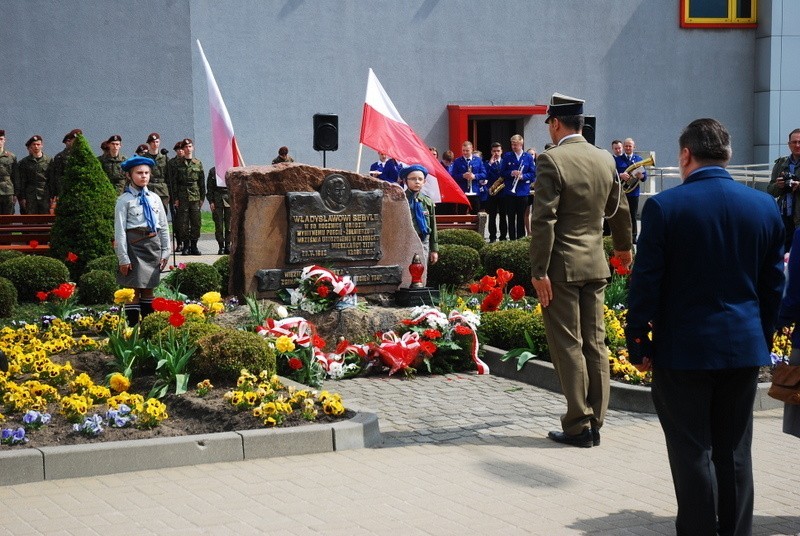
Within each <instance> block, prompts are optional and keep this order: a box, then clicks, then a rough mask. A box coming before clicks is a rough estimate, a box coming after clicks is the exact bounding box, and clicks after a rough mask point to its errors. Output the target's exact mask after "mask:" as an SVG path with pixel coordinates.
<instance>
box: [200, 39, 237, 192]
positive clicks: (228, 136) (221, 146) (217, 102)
mask: <svg viewBox="0 0 800 536" xmlns="http://www.w3.org/2000/svg"><path fill="white" fill-rule="evenodd" d="M197 48H198V49H199V50H200V58H201V59H202V60H203V67H205V70H206V82H207V83H208V107H209V110H210V111H211V143H212V145H213V146H214V166H215V168H216V170H215V171H216V175H217V186H220V187H223V188H224V187H225V186H226V184H225V173H227V171H228V170H229V169H230V168H232V167H238V166H243V165H244V160H243V159H242V154H241V153H240V152H239V146H238V145H237V144H236V136H234V134H233V124H232V123H231V116H230V115H228V109H227V108H226V107H225V103H224V102H223V100H222V94H220V92H219V86H217V81H216V80H215V79H214V73H213V72H211V65H209V64H208V60H207V59H206V55H205V53H204V52H203V46H202V45H201V44H200V40H199V39H198V40H197Z"/></svg>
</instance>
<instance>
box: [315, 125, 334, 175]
mask: <svg viewBox="0 0 800 536" xmlns="http://www.w3.org/2000/svg"><path fill="white" fill-rule="evenodd" d="M338 149H339V116H338V115H336V114H314V150H315V151H322V167H326V162H325V152H326V151H336V150H338Z"/></svg>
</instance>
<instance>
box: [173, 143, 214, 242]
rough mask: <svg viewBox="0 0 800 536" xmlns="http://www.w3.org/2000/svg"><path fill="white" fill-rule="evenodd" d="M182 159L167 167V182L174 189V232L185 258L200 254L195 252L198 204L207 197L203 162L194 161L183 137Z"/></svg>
mask: <svg viewBox="0 0 800 536" xmlns="http://www.w3.org/2000/svg"><path fill="white" fill-rule="evenodd" d="M181 150H182V151H183V156H182V157H177V158H176V159H175V160H174V164H173V165H172V166H171V168H170V181H171V182H172V184H173V187H174V196H173V200H174V201H173V202H174V206H175V212H176V219H177V222H176V225H175V233H176V234H177V235H178V242H179V243H181V244H183V251H182V253H183V254H184V255H201V253H200V250H199V249H197V241H198V240H199V239H200V205H202V204H203V199H204V198H205V196H206V184H205V174H204V173H203V163H202V162H200V160H198V159H197V158H194V143H193V142H192V140H191V139H189V138H186V139H184V140H183V142H182V143H181Z"/></svg>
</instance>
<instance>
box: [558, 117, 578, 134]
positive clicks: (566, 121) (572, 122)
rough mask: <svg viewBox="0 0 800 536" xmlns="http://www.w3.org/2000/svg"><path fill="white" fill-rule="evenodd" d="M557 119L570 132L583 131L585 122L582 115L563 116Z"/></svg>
mask: <svg viewBox="0 0 800 536" xmlns="http://www.w3.org/2000/svg"><path fill="white" fill-rule="evenodd" d="M555 119H558V122H559V123H561V124H562V125H564V126H565V127H566V128H567V129H568V130H574V131H575V132H580V131H581V130H583V122H584V121H583V116H582V115H562V116H560V117H556V118H555Z"/></svg>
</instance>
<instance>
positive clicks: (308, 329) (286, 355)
mask: <svg viewBox="0 0 800 536" xmlns="http://www.w3.org/2000/svg"><path fill="white" fill-rule="evenodd" d="M256 333H258V334H259V335H261V336H262V337H264V338H266V339H268V340H269V342H270V344H271V345H272V346H273V347H274V348H275V351H276V352H277V358H276V361H277V368H278V372H279V373H281V374H284V375H286V376H288V377H290V378H292V379H293V380H295V381H298V382H300V383H303V384H305V385H310V386H311V387H319V386H320V385H322V380H323V379H324V378H325V371H326V369H327V357H326V355H325V353H324V352H323V348H325V341H324V340H322V339H321V338H320V337H319V336H318V335H317V330H316V327H315V326H314V324H312V323H311V322H309V321H307V320H306V319H304V318H301V317H299V316H295V317H288V318H283V319H278V320H275V319H272V318H269V319H267V320H266V322H265V324H264V325H263V326H258V327H257V328H256Z"/></svg>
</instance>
